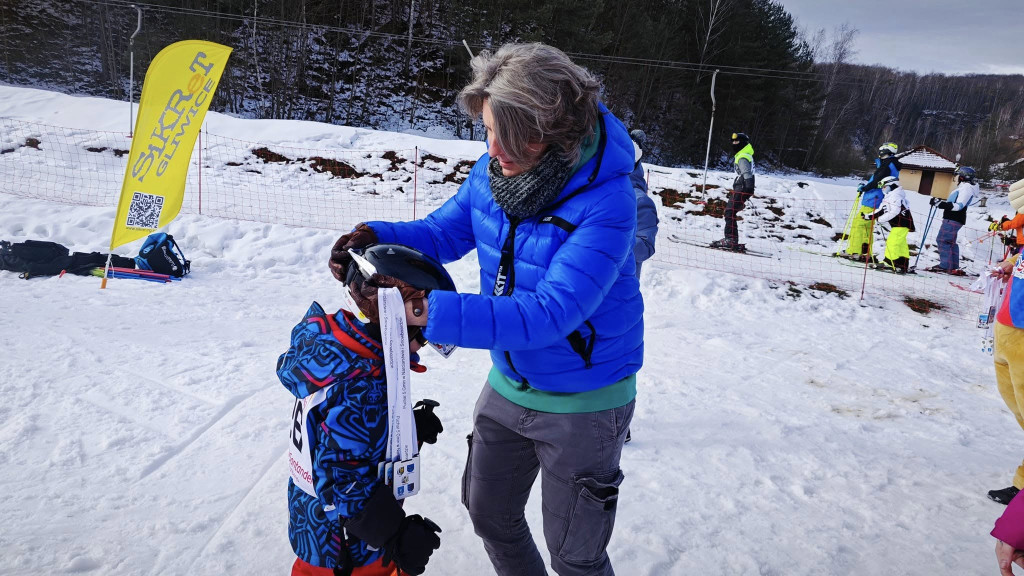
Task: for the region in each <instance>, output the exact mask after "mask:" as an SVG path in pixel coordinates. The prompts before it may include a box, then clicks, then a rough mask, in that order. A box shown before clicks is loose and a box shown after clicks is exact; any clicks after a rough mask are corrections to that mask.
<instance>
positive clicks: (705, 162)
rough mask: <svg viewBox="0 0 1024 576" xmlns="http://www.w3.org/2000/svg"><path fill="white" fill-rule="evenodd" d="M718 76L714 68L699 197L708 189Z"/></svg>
mask: <svg viewBox="0 0 1024 576" xmlns="http://www.w3.org/2000/svg"><path fill="white" fill-rule="evenodd" d="M717 77H718V69H717V68H716V69H715V73H714V74H712V75H711V126H709V127H708V149H707V152H705V153H704V184H703V185H702V186H701V189H700V197H701V198H703V197H704V193H705V192H707V190H708V160H709V159H710V158H711V134H712V133H713V132H714V130H715V106H716V103H715V79H716V78H717Z"/></svg>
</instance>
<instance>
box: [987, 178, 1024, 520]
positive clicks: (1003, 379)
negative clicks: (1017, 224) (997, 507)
mask: <svg viewBox="0 0 1024 576" xmlns="http://www.w3.org/2000/svg"><path fill="white" fill-rule="evenodd" d="M1010 202H1011V204H1012V205H1013V207H1014V208H1016V209H1017V212H1018V213H1020V214H1024V196H1020V195H1018V196H1016V198H1015V197H1014V196H1013V194H1011V196H1010ZM999 273H1000V274H1001V275H1002V276H1003V277H1004V278H1005V279H1006V281H1007V282H1008V284H1007V286H1006V292H1005V293H1004V294H1003V303H1002V304H1001V305H1000V306H999V312H998V313H997V314H996V325H995V328H994V331H995V339H996V342H995V349H994V350H993V360H994V361H995V365H996V382H997V383H998V385H999V394H1000V395H1001V396H1002V397H1003V402H1006V407H1007V408H1009V409H1010V412H1012V413H1013V416H1014V418H1016V419H1017V424H1020V426H1021V428H1024V255H1022V254H1017V255H1016V256H1012V257H1010V258H1007V259H1006V260H1005V261H1004V262H1002V263H1001V264H1000V265H999ZM1011 444H1013V443H1011ZM1021 489H1024V463H1022V464H1021V465H1020V466H1018V467H1017V472H1016V473H1015V474H1014V475H1013V486H1009V487H1007V488H1003V489H1001V490H991V491H989V493H988V497H989V498H991V499H993V500H995V501H996V502H999V503H1000V504H1009V503H1010V500H1012V499H1013V497H1014V496H1016V495H1017V493H1018V492H1020V490H1021Z"/></svg>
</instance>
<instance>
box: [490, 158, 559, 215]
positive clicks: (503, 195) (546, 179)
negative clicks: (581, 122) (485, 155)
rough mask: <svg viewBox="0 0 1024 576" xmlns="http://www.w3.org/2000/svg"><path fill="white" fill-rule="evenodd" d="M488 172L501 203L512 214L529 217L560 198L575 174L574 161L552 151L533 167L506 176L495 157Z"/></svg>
mask: <svg viewBox="0 0 1024 576" xmlns="http://www.w3.org/2000/svg"><path fill="white" fill-rule="evenodd" d="M487 175H488V176H490V179H491V194H492V195H493V196H494V201H495V202H497V203H498V206H500V207H501V209H502V210H504V211H505V213H506V214H508V215H509V216H513V217H516V218H529V217H530V216H533V215H535V214H537V213H538V212H540V211H541V209H543V208H544V207H545V206H547V205H548V204H550V203H551V202H553V201H554V200H555V198H558V194H559V193H560V192H561V191H562V188H564V187H565V183H566V182H568V181H569V177H570V176H572V164H570V163H569V162H568V161H567V160H565V159H564V158H562V155H561V154H559V153H557V152H555V151H551V152H548V153H547V154H545V155H544V157H543V158H541V160H540V162H539V163H538V164H537V165H536V166H534V167H533V168H531V169H530V170H527V171H526V172H523V173H522V174H519V175H517V176H511V177H505V176H503V175H502V174H501V164H500V163H499V162H498V159H497V158H491V162H490V164H488V165H487Z"/></svg>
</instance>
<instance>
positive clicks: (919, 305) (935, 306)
mask: <svg viewBox="0 0 1024 576" xmlns="http://www.w3.org/2000/svg"><path fill="white" fill-rule="evenodd" d="M903 303H904V304H906V305H907V307H908V308H910V309H911V310H913V311H914V312H917V313H919V314H925V315H927V314H928V313H929V312H931V311H932V310H944V309H945V308H946V307H945V306H943V305H942V304H939V303H938V302H933V301H931V300H929V299H927V298H914V297H912V296H904V297H903Z"/></svg>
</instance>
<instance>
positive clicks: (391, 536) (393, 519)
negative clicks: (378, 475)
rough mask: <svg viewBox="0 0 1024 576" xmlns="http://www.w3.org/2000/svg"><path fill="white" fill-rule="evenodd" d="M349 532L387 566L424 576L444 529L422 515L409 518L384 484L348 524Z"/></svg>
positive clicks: (415, 575)
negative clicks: (379, 553) (380, 552)
mask: <svg viewBox="0 0 1024 576" xmlns="http://www.w3.org/2000/svg"><path fill="white" fill-rule="evenodd" d="M345 531H346V532H347V533H348V534H349V535H350V536H355V537H356V538H359V539H360V540H362V541H363V542H366V543H367V544H369V545H370V546H372V547H373V548H376V549H377V550H381V549H383V550H384V557H383V563H384V565H385V566H386V565H388V564H390V563H391V562H394V563H395V565H396V566H397V567H398V569H399V570H401V571H402V572H405V573H406V574H411V575H412V576H417V575H419V574H422V573H423V571H424V570H425V569H426V566H427V560H429V559H430V555H431V553H433V551H434V550H437V549H438V548H440V547H441V538H440V537H438V535H437V534H438V533H439V532H441V529H440V528H439V527H438V526H437V524H434V523H433V522H431V521H430V520H429V519H427V518H423V517H422V516H420V515H419V514H415V515H413V516H408V517H407V516H406V515H405V510H402V505H401V504H399V503H398V501H397V500H395V495H394V494H393V493H392V492H391V487H390V486H385V485H383V484H381V485H380V486H378V487H377V489H376V490H374V491H373V494H371V495H370V498H369V500H367V501H366V504H365V505H364V506H363V510H362V512H360V513H359V514H356V515H355V516H353V517H352V518H349V519H347V520H346V521H345Z"/></svg>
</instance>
